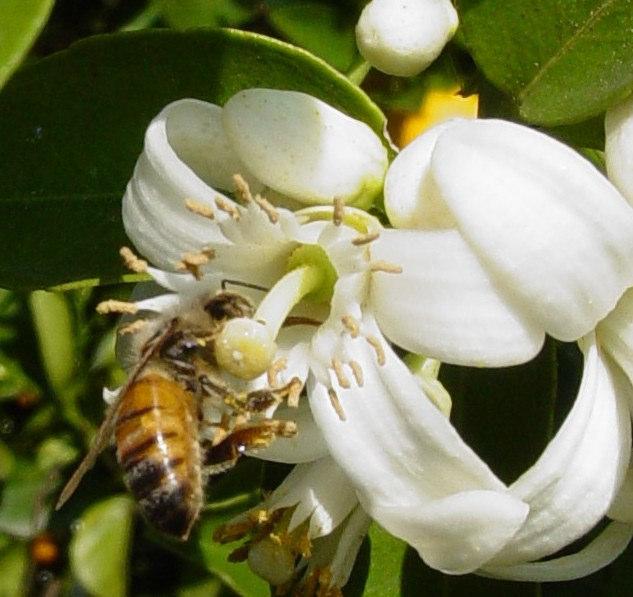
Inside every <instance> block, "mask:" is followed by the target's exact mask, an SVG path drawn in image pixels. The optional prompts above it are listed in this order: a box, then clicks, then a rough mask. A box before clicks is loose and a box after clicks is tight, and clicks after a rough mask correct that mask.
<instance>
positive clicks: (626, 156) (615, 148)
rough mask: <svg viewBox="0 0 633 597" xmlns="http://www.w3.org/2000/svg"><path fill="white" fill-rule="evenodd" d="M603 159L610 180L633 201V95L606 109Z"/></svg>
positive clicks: (630, 201)
mask: <svg viewBox="0 0 633 597" xmlns="http://www.w3.org/2000/svg"><path fill="white" fill-rule="evenodd" d="M604 126H605V133H606V144H605V152H604V153H605V159H606V163H607V174H608V175H609V179H610V180H611V182H612V183H613V184H614V185H615V186H616V187H618V189H619V190H620V192H621V193H622V194H623V195H624V196H625V197H626V198H627V200H628V201H629V203H633V95H632V96H631V97H629V98H628V99H627V100H625V101H624V102H622V103H621V104H619V105H617V106H615V107H614V108H611V109H610V110H607V114H606V117H605V121H604Z"/></svg>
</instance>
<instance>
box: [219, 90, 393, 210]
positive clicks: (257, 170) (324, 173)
mask: <svg viewBox="0 0 633 597" xmlns="http://www.w3.org/2000/svg"><path fill="white" fill-rule="evenodd" d="M222 116H223V122H224V127H225V130H226V132H227V135H228V137H229V138H230V139H231V144H232V146H233V147H234V148H235V149H236V151H237V153H238V154H239V156H240V158H241V159H242V161H243V162H245V163H247V164H248V165H249V168H250V169H251V171H252V172H253V173H254V174H255V175H256V176H257V177H258V178H259V179H260V180H261V181H263V182H264V183H265V184H266V185H268V186H269V187H270V188H272V189H274V190H276V191H278V192H280V193H282V194H284V195H286V196H288V197H290V198H292V199H296V200H298V201H301V202H302V203H304V204H306V203H307V204H309V203H332V202H333V200H334V199H335V198H340V199H344V200H345V202H346V203H347V204H349V205H359V206H363V207H366V206H368V205H370V204H371V202H372V200H373V199H374V197H376V195H377V194H378V193H380V191H381V189H382V179H383V176H384V173H385V171H386V169H387V150H386V149H385V148H384V147H383V145H382V143H381V141H380V139H379V138H378V136H377V135H376V134H375V133H374V132H373V131H372V130H371V129H370V128H369V127H368V126H367V125H366V124H364V123H362V122H360V121H358V120H354V119H353V118H350V117H349V116H346V115H345V114H343V113H342V112H339V111H338V110H335V109H334V108H332V107H331V106H329V105H327V104H326V103H324V102H322V101H321V100H318V99H316V98H314V97H311V96H309V95H306V94H304V93H299V92H296V91H276V90H271V89H247V90H245V91H241V92H239V93H238V94H236V95H234V96H233V97H232V98H231V99H230V100H229V101H228V102H227V104H226V105H225V106H224V110H223V113H222Z"/></svg>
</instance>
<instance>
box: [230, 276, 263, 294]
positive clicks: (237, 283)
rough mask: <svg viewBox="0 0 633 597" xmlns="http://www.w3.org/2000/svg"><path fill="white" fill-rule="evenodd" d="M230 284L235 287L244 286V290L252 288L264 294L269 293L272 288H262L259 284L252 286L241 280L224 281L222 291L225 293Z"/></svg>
mask: <svg viewBox="0 0 633 597" xmlns="http://www.w3.org/2000/svg"><path fill="white" fill-rule="evenodd" d="M228 284H232V285H233V286H243V287H244V288H252V289H253V290H261V291H262V292H268V291H269V290H270V288H266V287H265V286H260V285H259V284H251V283H250V282H242V281H241V280H228V279H226V278H225V279H224V280H222V284H221V286H222V290H223V291H225V290H226V287H227V285H228Z"/></svg>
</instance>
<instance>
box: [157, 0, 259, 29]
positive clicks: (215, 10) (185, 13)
mask: <svg viewBox="0 0 633 597" xmlns="http://www.w3.org/2000/svg"><path fill="white" fill-rule="evenodd" d="M155 4H156V6H157V8H158V9H159V10H160V11H161V13H162V16H163V18H164V19H165V20H166V21H167V23H168V24H169V26H170V27H174V28H175V29H188V28H191V27H237V26H238V25H241V24H242V23H244V22H246V21H248V20H249V19H250V18H251V17H252V16H253V14H254V13H255V11H256V9H257V5H256V3H255V2H253V1H245V0H156V1H155Z"/></svg>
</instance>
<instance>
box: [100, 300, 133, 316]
mask: <svg viewBox="0 0 633 597" xmlns="http://www.w3.org/2000/svg"><path fill="white" fill-rule="evenodd" d="M96 311H97V313H99V314H100V315H108V314H110V313H119V314H121V315H134V314H135V313H138V306H137V305H136V303H128V302H127V301H116V300H114V299H109V300H107V301H102V302H100V303H99V304H98V305H97V308H96Z"/></svg>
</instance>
